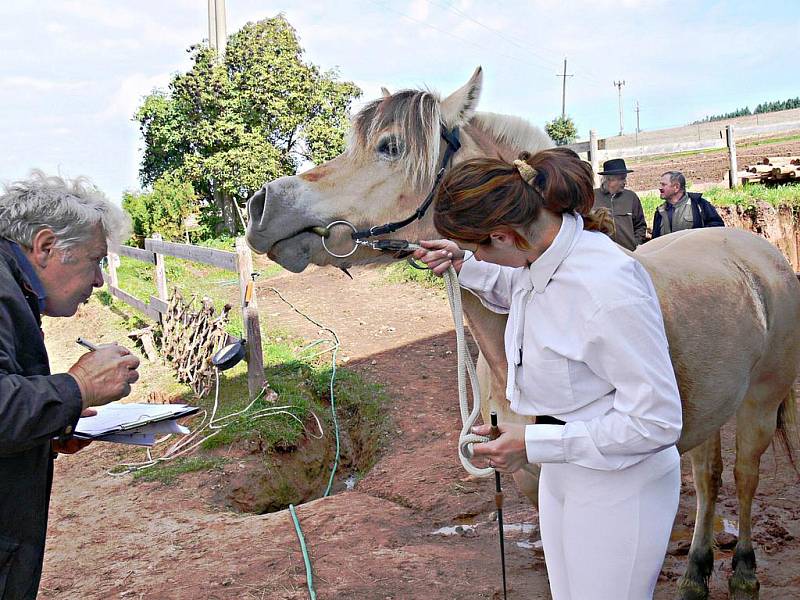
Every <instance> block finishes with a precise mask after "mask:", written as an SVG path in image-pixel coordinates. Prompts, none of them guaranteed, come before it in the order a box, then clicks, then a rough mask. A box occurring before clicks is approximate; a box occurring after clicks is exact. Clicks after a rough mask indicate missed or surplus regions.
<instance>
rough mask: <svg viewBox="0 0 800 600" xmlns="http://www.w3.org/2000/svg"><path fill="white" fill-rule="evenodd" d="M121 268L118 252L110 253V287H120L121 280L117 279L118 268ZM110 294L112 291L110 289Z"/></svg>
mask: <svg viewBox="0 0 800 600" xmlns="http://www.w3.org/2000/svg"><path fill="white" fill-rule="evenodd" d="M118 266H119V254H117V253H116V252H109V253H108V285H109V286H111V287H115V288H118V287H119V278H118V277H117V267H118ZM109 293H111V290H110V289H109Z"/></svg>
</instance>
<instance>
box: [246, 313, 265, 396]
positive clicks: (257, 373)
mask: <svg viewBox="0 0 800 600" xmlns="http://www.w3.org/2000/svg"><path fill="white" fill-rule="evenodd" d="M244 330H245V335H246V336H247V346H246V347H247V391H248V392H249V394H250V399H251V400H253V399H254V398H255V397H256V396H257V395H258V394H260V393H261V390H262V389H264V386H265V385H266V379H265V378H264V354H263V350H262V348H261V326H260V325H259V322H258V311H257V310H256V309H255V308H253V307H251V306H247V307H245V309H244Z"/></svg>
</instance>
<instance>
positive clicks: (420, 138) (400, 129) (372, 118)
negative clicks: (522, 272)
mask: <svg viewBox="0 0 800 600" xmlns="http://www.w3.org/2000/svg"><path fill="white" fill-rule="evenodd" d="M440 104H441V98H440V97H439V95H438V94H436V93H435V92H432V91H429V90H403V91H400V92H397V93H395V94H392V95H391V96H386V97H384V98H381V99H379V100H373V101H372V102H370V103H369V104H367V105H366V106H365V107H364V108H362V109H361V110H360V111H359V112H358V113H357V114H356V115H355V116H354V117H353V119H352V129H351V132H350V141H349V143H348V148H347V153H348V154H349V155H350V156H352V157H353V158H355V159H361V160H370V159H373V158H374V152H375V149H376V148H377V147H378V144H380V142H381V140H382V139H383V138H384V137H385V136H387V135H390V134H392V133H394V134H395V135H396V136H397V137H398V138H399V139H401V140H402V141H403V144H404V145H403V148H402V149H401V155H400V158H399V160H398V161H397V162H398V165H399V168H400V169H401V171H402V176H403V178H404V180H405V181H406V182H408V184H409V185H410V186H411V187H413V189H415V190H417V191H423V190H425V188H427V187H429V186H430V185H431V184H432V183H433V179H434V176H435V175H436V171H437V169H438V167H439V148H440V146H441V137H440V127H441V121H442V115H441V109H440ZM470 124H472V125H474V126H475V127H477V128H478V129H481V130H482V131H484V132H486V133H487V134H489V135H490V136H491V137H493V138H495V139H496V140H497V141H498V142H499V143H501V144H505V145H508V146H511V147H513V148H516V149H518V150H527V151H529V152H536V151H537V150H541V149H543V148H549V147H551V146H552V145H553V142H552V140H551V139H550V138H549V137H548V136H547V134H545V133H544V132H543V131H542V130H541V129H539V128H538V127H535V126H533V125H531V124H530V123H528V122H527V121H526V120H525V119H522V118H520V117H514V116H511V115H500V114H496V113H490V112H480V113H476V114H475V116H474V117H473V118H472V119H471V120H470Z"/></svg>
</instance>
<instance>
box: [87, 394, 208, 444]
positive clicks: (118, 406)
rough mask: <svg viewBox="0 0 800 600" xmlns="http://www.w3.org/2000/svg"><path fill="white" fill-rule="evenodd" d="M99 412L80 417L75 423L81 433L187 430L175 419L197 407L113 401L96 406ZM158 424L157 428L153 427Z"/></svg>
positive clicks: (182, 431) (175, 431)
mask: <svg viewBox="0 0 800 600" xmlns="http://www.w3.org/2000/svg"><path fill="white" fill-rule="evenodd" d="M95 410H97V415H95V416H93V417H81V418H80V419H79V420H78V425H77V426H76V427H75V433H76V434H77V435H79V436H81V435H82V436H84V437H92V438H97V437H99V436H103V437H106V435H107V434H110V433H114V434H117V433H130V432H134V431H135V432H141V433H147V434H155V433H188V430H186V429H185V428H181V426H180V425H178V424H177V423H175V421H174V419H177V418H180V417H181V416H184V415H186V414H188V413H191V412H192V411H194V410H195V409H194V407H191V406H187V405H186V404H143V403H129V404H123V403H121V402H112V403H110V404H106V405H105V406H98V407H96V408H95ZM154 426H155V428H154Z"/></svg>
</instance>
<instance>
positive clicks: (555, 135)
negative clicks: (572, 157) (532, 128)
mask: <svg viewBox="0 0 800 600" xmlns="http://www.w3.org/2000/svg"><path fill="white" fill-rule="evenodd" d="M544 130H545V131H546V132H547V135H549V136H550V138H551V139H552V140H553V141H554V142H555V143H556V146H564V145H566V144H571V143H572V142H574V141H575V138H577V137H578V128H577V127H576V126H575V122H574V121H573V120H572V117H556V118H555V119H553V120H552V121H550V122H548V123H547V124H546V125H545V126H544Z"/></svg>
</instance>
